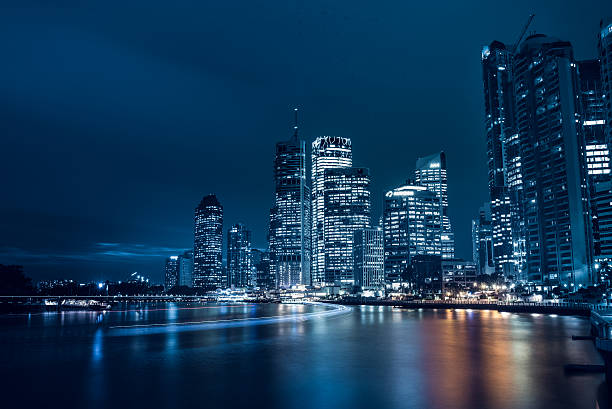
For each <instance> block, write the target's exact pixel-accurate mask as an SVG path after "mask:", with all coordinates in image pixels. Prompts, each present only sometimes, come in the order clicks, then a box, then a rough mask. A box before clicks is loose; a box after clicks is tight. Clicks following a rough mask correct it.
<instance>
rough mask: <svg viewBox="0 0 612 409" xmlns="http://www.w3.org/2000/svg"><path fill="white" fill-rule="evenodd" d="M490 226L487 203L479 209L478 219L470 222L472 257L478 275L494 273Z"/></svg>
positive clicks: (491, 229)
mask: <svg viewBox="0 0 612 409" xmlns="http://www.w3.org/2000/svg"><path fill="white" fill-rule="evenodd" d="M491 225H492V220H491V203H490V202H487V203H485V204H484V205H483V206H482V207H481V208H480V210H479V212H478V218H476V219H474V220H472V255H473V260H474V263H476V268H477V270H478V274H492V273H494V272H495V262H494V260H493V228H492V226H491Z"/></svg>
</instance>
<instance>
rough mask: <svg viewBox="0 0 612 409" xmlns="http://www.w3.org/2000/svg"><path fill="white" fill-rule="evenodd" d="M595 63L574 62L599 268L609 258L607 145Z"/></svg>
mask: <svg viewBox="0 0 612 409" xmlns="http://www.w3.org/2000/svg"><path fill="white" fill-rule="evenodd" d="M602 68H603V67H601V66H600V63H599V60H588V61H580V62H578V77H579V80H580V107H581V113H580V114H581V121H582V132H583V135H584V144H585V145H584V148H585V150H584V156H585V158H584V163H583V164H584V165H586V175H587V182H588V189H589V196H590V203H591V218H592V221H593V224H592V228H593V256H594V259H595V260H596V261H597V262H598V263H599V264H601V262H603V261H607V260H608V259H609V258H610V257H611V256H612V252H611V251H610V244H609V242H610V239H611V238H612V237H611V236H612V231H610V229H611V228H612V224H611V223H610V214H611V212H610V207H611V206H610V200H609V198H610V180H611V176H612V175H611V173H610V145H609V141H607V139H606V125H607V124H606V106H605V97H604V95H605V94H604V85H603V81H602V72H603V71H604V70H603V69H602Z"/></svg>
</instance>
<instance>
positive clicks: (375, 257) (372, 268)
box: [353, 227, 385, 287]
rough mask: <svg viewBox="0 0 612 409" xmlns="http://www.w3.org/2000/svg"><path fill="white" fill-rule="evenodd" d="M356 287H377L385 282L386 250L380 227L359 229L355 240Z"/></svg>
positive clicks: (354, 274) (354, 270)
mask: <svg viewBox="0 0 612 409" xmlns="http://www.w3.org/2000/svg"><path fill="white" fill-rule="evenodd" d="M353 276H354V277H355V285H358V286H360V287H376V286H380V285H382V284H384V281H385V249H384V240H383V231H382V228H380V227H375V228H370V229H359V230H356V231H355V234H354V238H353Z"/></svg>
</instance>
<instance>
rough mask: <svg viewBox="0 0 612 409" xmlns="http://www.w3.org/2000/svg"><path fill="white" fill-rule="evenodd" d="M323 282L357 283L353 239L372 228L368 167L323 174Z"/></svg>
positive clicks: (331, 171)
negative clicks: (365, 229)
mask: <svg viewBox="0 0 612 409" xmlns="http://www.w3.org/2000/svg"><path fill="white" fill-rule="evenodd" d="M323 181H324V183H323V249H322V250H323V254H324V256H325V260H324V262H325V264H324V265H325V271H324V273H325V274H324V282H325V283H328V284H331V283H334V284H339V285H350V284H353V283H354V277H353V237H354V234H355V231H357V230H359V229H364V228H367V227H370V217H371V214H370V213H371V209H370V206H371V204H370V172H369V170H368V169H365V168H335V169H325V171H324V174H323Z"/></svg>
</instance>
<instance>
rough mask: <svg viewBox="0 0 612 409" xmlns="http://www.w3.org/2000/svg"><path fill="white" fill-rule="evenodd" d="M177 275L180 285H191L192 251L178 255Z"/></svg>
mask: <svg viewBox="0 0 612 409" xmlns="http://www.w3.org/2000/svg"><path fill="white" fill-rule="evenodd" d="M178 276H179V278H178V280H179V285H180V286H184V287H193V251H191V250H188V251H186V252H185V253H183V254H182V255H180V256H178Z"/></svg>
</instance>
